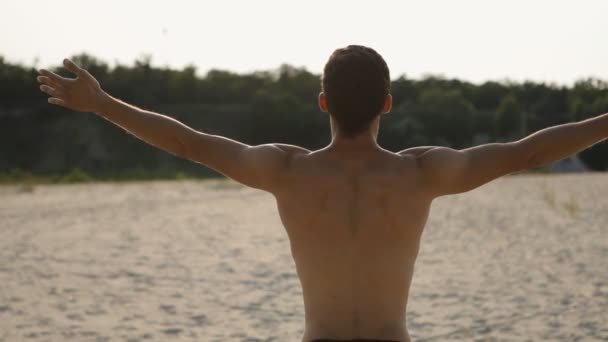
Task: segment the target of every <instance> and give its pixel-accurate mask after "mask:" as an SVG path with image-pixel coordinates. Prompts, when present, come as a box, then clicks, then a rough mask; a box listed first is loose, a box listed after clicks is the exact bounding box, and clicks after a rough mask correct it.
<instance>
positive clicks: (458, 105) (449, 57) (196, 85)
mask: <svg viewBox="0 0 608 342" xmlns="http://www.w3.org/2000/svg"><path fill="white" fill-rule="evenodd" d="M606 13H608V1H604V0H597V1H593V0H580V1H555V0H553V1H550V0H535V1H529V0H526V1H522V0H511V1H487V0H485V1H484V0H459V1H448V0H446V1H437V0H425V1H385V0H376V1H352V0H351V1H335V0H331V1H329V0H325V1H320V0H307V1H298V2H296V1H287V0H283V1H279V0H267V1H262V0H259V1H245V0H243V1H235V0H222V1H202V0H201V1H186V0H173V1H156V0H154V1H150V0H148V1H140V0H128V1H125V0H122V1H118V0H105V1H89V0H54V1H43V0H0V284H1V285H0V342H5V341H6V342H9V341H10V342H13V341H24V340H27V341H96V342H101V341H166V340H171V341H212V342H223V341H246V342H262V341H298V340H301V338H302V334H303V330H304V321H305V315H304V306H303V299H302V290H301V286H300V283H299V278H298V275H297V273H296V271H295V265H294V262H293V259H292V257H291V253H290V244H289V239H288V236H287V234H286V231H285V230H284V229H283V227H282V225H281V220H280V218H279V217H278V215H277V212H276V203H275V200H274V198H273V197H272V196H271V195H270V194H268V193H265V192H261V191H256V190H253V189H247V188H245V187H242V186H240V185H238V184H235V183H234V182H229V181H225V180H224V179H211V180H204V181H199V178H205V177H215V176H218V175H217V174H215V173H214V172H212V171H211V170H208V169H207V168H205V167H203V166H201V165H199V164H195V163H193V162H190V161H187V160H182V159H179V158H177V157H174V156H172V155H171V154H169V153H166V152H163V151H160V150H158V149H156V148H154V147H152V146H149V145H147V144H146V143H144V142H142V141H140V140H138V139H137V138H135V137H134V136H132V135H130V134H128V133H127V132H125V131H124V130H122V129H121V128H118V127H116V126H114V125H113V124H112V123H110V122H108V121H106V120H104V119H102V118H100V117H97V116H96V115H94V114H91V113H77V112H73V111H69V110H66V109H64V108H62V107H57V106H52V105H49V104H48V103H47V101H46V96H45V94H43V93H41V92H40V91H39V90H38V84H37V82H36V75H37V69H40V68H51V69H53V70H55V71H56V72H59V73H61V74H63V75H66V76H67V75H68V73H66V71H65V70H64V69H62V68H61V67H60V65H61V62H62V59H63V58H64V57H72V58H73V59H74V60H75V61H76V62H77V63H79V64H81V65H82V66H84V67H85V68H88V69H89V71H90V72H91V73H92V74H93V75H94V76H95V77H96V78H98V79H99V81H100V82H101V84H102V87H103V88H104V89H105V90H106V91H108V92H109V93H111V94H112V95H114V96H115V97H118V98H120V99H122V100H124V101H127V102H129V103H132V104H134V105H136V106H139V107H142V108H145V109H149V110H152V111H156V112H160V113H163V114H167V115H169V116H172V117H175V118H177V119H179V120H181V121H183V122H184V123H185V124H187V125H190V126H192V127H193V128H195V129H198V130H201V131H203V132H207V133H212V134H221V135H224V136H228V137H230V138H234V139H238V140H241V141H244V142H246V143H249V144H262V143H269V142H282V143H291V144H298V145H302V146H305V147H307V148H310V149H316V148H320V147H322V146H324V145H325V144H327V143H329V141H330V134H329V133H330V131H329V122H328V121H329V119H328V117H327V115H326V114H325V113H322V112H320V111H319V109H318V108H317V95H318V93H319V91H320V75H321V72H322V69H323V66H324V64H325V62H326V61H327V58H328V57H329V55H330V54H331V53H332V52H333V50H334V49H336V48H338V47H343V46H346V45H348V44H362V45H367V46H370V47H372V48H374V49H376V50H377V51H378V52H379V53H380V54H381V55H382V56H383V57H384V58H385V59H386V61H387V63H388V65H389V67H390V70H391V78H392V81H393V82H392V95H393V99H394V107H393V110H392V112H391V113H390V114H388V115H385V116H384V117H383V119H382V120H383V121H382V125H381V128H380V136H379V143H380V145H381V146H383V147H385V148H387V149H390V150H392V151H397V150H400V149H404V148H407V147H411V146H416V145H443V146H451V147H454V148H465V147H470V146H474V145H478V144H482V143H486V142H495V141H496V142H504V141H512V140H516V139H520V138H522V137H524V136H525V135H527V134H530V133H532V132H534V131H537V130H539V129H542V128H545V127H547V126H551V125H555V124H560V123H566V122H571V121H575V120H582V119H585V118H587V117H590V116H595V115H598V114H601V113H605V112H608V63H606V61H608V44H606V36H607V33H608V21H607V20H606V19H605V17H606ZM607 169H608V142H606V141H604V142H602V143H598V144H596V145H595V146H593V147H592V148H589V149H587V150H586V151H584V152H582V153H580V154H578V155H577V156H573V157H571V158H568V159H567V160H564V161H560V162H557V163H553V164H551V165H546V166H543V167H541V168H539V169H538V170H534V171H535V172H534V173H532V174H525V175H521V176H517V177H503V178H501V179H498V180H496V181H494V182H492V183H491V184H488V185H487V186H484V187H482V188H480V189H478V190H475V191H471V192H468V193H466V194H463V195H459V196H445V197H442V198H441V199H438V200H437V201H436V202H434V203H433V214H432V215H431V217H430V218H429V221H428V223H427V225H426V228H425V232H424V235H423V237H422V242H421V249H420V253H419V256H418V259H417V264H416V265H417V266H416V271H415V275H414V280H413V283H412V287H411V291H410V301H409V306H408V314H407V326H408V329H409V330H410V334H411V336H412V339H413V340H415V341H459V340H460V341H473V340H475V341H532V340H534V341H607V338H606V337H607V336H608V310H607V308H608V273H607V272H606V260H608V238H607V236H608V235H607V234H606V232H607V230H606V228H607V225H606V222H608V210H606V193H608V178H607V177H608V173H605V172H597V173H590V172H589V173H586V174H584V175H582V174H579V173H573V174H568V175H564V174H561V173H560V174H551V173H558V172H563V171H576V172H580V171H591V170H593V171H606V170H607ZM536 171H538V173H536ZM151 179H152V180H156V179H163V180H171V181H150V182H148V181H146V182H130V180H151ZM175 179H180V181H172V180H175ZM184 179H185V180H184ZM109 180H119V181H129V182H108V181H109ZM90 181H95V182H90ZM97 181H102V182H97ZM78 182H87V183H84V184H66V185H64V184H52V185H48V183H78ZM370 228H375V227H370Z"/></svg>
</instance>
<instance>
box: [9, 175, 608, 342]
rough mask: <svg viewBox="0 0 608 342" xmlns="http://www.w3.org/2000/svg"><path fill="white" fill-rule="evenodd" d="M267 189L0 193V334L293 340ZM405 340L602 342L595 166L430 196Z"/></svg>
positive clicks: (605, 182)
mask: <svg viewBox="0 0 608 342" xmlns="http://www.w3.org/2000/svg"><path fill="white" fill-rule="evenodd" d="M301 293H302V292H301V288H300V285H299V283H298V279H297V277H296V274H295V270H294V264H293V261H292V259H291V256H290V254H289V245H288V241H287V235H286V233H285V232H284V230H283V228H282V226H281V224H280V221H279V218H278V216H277V213H276V211H275V207H274V200H273V198H272V196H270V195H268V194H266V193H263V192H261V191H256V190H252V189H247V188H243V187H241V186H239V185H237V184H234V183H231V182H227V181H173V182H169V181H167V182H141V183H126V184H125V183H123V184H113V183H100V184H83V185H47V186H40V185H39V186H35V187H34V188H33V189H29V188H27V187H22V186H3V187H0V341H6V342H8V341H167V340H171V341H250V342H253V341H299V340H300V338H301V335H302V331H303V319H304V317H303V306H302V298H301ZM408 326H409V329H410V333H411V335H412V337H413V340H414V341H456V340H462V341H541V340H547V341H608V174H586V175H550V176H549V175H534V176H512V177H505V178H502V179H500V180H497V181H495V182H493V183H491V184H488V185H486V186H483V187H481V188H479V189H477V190H474V191H472V192H470V193H467V194H463V195H457V196H448V197H444V198H440V199H438V200H436V201H435V203H434V207H433V209H432V212H431V218H430V219H429V222H428V224H427V229H426V231H425V233H424V235H423V242H422V247H421V251H420V256H419V259H418V263H417V266H416V271H415V275H414V281H413V284H412V290H411V297H410V304H409V308H408Z"/></svg>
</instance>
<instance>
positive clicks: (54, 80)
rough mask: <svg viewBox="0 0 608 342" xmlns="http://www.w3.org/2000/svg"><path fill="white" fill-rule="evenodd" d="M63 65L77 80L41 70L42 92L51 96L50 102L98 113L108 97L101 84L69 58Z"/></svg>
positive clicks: (39, 80)
mask: <svg viewBox="0 0 608 342" xmlns="http://www.w3.org/2000/svg"><path fill="white" fill-rule="evenodd" d="M63 65H64V66H65V68H66V69H68V70H69V71H71V72H73V73H74V74H75V75H76V78H65V77H62V76H59V75H57V74H56V73H54V72H51V71H49V70H46V69H42V70H40V76H38V77H37V80H38V82H40V83H42V85H41V86H40V90H42V91H43V92H45V93H47V94H49V95H50V96H51V97H50V98H49V99H48V102H49V103H52V104H55V105H60V106H64V107H67V108H70V109H73V110H77V111H81V112H95V111H97V109H98V108H99V106H100V105H101V102H102V101H103V98H104V96H105V95H106V94H105V92H104V91H103V90H102V89H101V86H100V85H99V82H98V81H97V80H96V79H95V78H94V77H93V76H91V74H90V73H89V72H88V71H86V70H85V69H83V68H81V67H79V66H78V65H76V64H75V63H74V62H72V61H71V60H69V59H67V58H66V59H64V60H63Z"/></svg>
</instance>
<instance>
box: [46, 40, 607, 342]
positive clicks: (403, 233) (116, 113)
mask: <svg viewBox="0 0 608 342" xmlns="http://www.w3.org/2000/svg"><path fill="white" fill-rule="evenodd" d="M64 65H65V67H66V68H67V69H68V70H70V71H71V72H73V73H74V74H75V75H76V78H74V79H69V78H63V77H60V76H59V75H57V74H54V73H52V72H50V71H48V70H41V71H40V73H41V75H40V76H39V77H38V81H39V82H41V83H43V84H42V85H41V86H40V89H41V90H42V91H43V92H45V93H47V94H49V95H50V96H51V97H50V98H49V99H48V102H49V103H52V104H56V105H61V106H64V107H67V108H71V109H73V110H78V111H83V112H94V113H96V114H98V115H100V116H102V117H104V118H106V119H107V120H110V121H112V122H113V123H115V124H116V125H118V126H120V127H122V128H124V129H125V130H127V131H129V132H130V133H132V134H134V135H135V136H137V137H138V138H140V139H142V140H144V141H146V142H148V143H150V144H152V145H154V146H157V147H158V148H161V149H163V150H165V151H167V152H169V153H172V154H174V155H177V156H180V157H183V158H187V159H189V160H192V161H194V162H198V163H201V164H203V165H206V166H208V167H211V168H213V169H215V170H217V171H219V172H221V173H222V174H224V175H226V176H227V177H230V178H232V179H234V180H236V181H238V182H240V183H242V184H244V185H247V186H250V187H253V188H257V189H261V190H265V191H267V192H269V193H271V194H273V195H274V197H275V198H276V202H277V207H278V210H279V214H280V217H281V220H282V222H283V225H284V226H285V229H286V231H287V234H288V236H289V241H290V244H291V252H292V255H293V258H294V261H295V264H296V270H297V273H298V276H299V279H300V282H301V285H302V290H303V296H304V309H305V319H306V321H305V330H304V336H303V337H302V341H304V342H309V341H332V340H333V341H338V340H342V341H344V340H345V341H356V340H361V341H363V340H365V339H367V340H368V341H372V340H375V341H379V340H385V341H401V342H405V341H410V337H409V335H408V332H407V328H406V308H407V302H408V292H409V288H410V284H411V281H412V274H413V270H414V263H415V260H416V256H417V253H418V248H419V242H420V237H421V233H422V230H423V228H424V225H425V223H426V220H427V217H428V214H429V208H430V206H431V202H432V201H433V199H435V198H437V197H439V196H442V195H448V194H456V193H462V192H466V191H469V190H472V189H475V188H477V187H479V186H481V185H482V184H485V183H487V182H489V181H491V180H493V179H496V178H498V177H501V176H503V175H506V174H509V173H512V172H514V171H518V170H523V169H527V168H530V167H534V166H537V165H542V164H546V163H549V162H551V161H555V160H559V159H562V158H565V157H567V156H569V155H571V154H574V153H576V152H578V151H581V150H583V149H585V148H587V147H589V146H591V145H593V144H595V143H597V142H599V141H601V140H603V139H606V138H608V114H604V115H601V116H597V117H595V118H592V119H588V120H585V121H581V122H578V123H570V124H565V125H560V126H555V127H551V128H547V129H544V130H541V131H539V132H537V133H535V134H532V135H530V136H528V137H526V138H524V139H522V140H519V141H515V142H510V143H500V144H499V143H496V144H487V145H481V146H477V147H473V148H469V149H464V150H453V149H450V148H445V147H417V148H411V149H407V150H404V151H401V152H399V153H393V152H390V151H387V150H385V149H383V148H381V147H380V146H378V144H377V143H376V137H377V135H378V128H379V121H380V116H381V114H383V113H387V112H388V111H389V110H390V108H391V102H392V98H391V95H390V94H389V90H390V78H389V70H388V67H387V65H386V63H385V61H384V60H383V59H382V57H381V56H380V55H379V54H378V53H376V51H374V50H372V49H370V48H367V47H363V46H348V47H346V48H341V49H337V50H336V51H335V52H334V53H333V54H332V55H331V57H330V58H329V61H328V62H327V64H326V66H325V70H324V73H323V81H322V92H321V93H320V94H319V98H318V102H319V107H320V108H321V110H322V111H323V112H328V113H329V120H330V123H331V132H332V140H331V143H330V144H329V145H328V146H327V147H325V148H323V149H320V150H318V151H309V150H307V149H304V148H301V147H297V146H292V145H284V144H265V145H259V146H248V145H245V144H242V143H240V142H237V141H234V140H231V139H227V138H224V137H221V136H216V135H209V134H205V133H202V132H198V131H196V130H193V129H192V128H190V127H188V126H186V125H184V124H182V123H180V122H178V121H176V120H174V119H172V118H170V117H167V116H164V115H160V114H156V113H152V112H149V111H145V110H142V109H139V108H137V107H134V106H131V105H129V104H126V103H124V102H121V101H120V100H117V99H115V98H113V97H111V96H110V95H109V94H107V93H106V92H104V91H103V90H102V89H101V87H100V85H99V83H98V82H97V81H96V80H95V78H93V76H91V75H90V74H89V73H88V72H87V71H86V70H84V69H82V68H80V67H78V66H77V65H75V64H74V63H73V62H71V61H70V60H67V59H66V60H64Z"/></svg>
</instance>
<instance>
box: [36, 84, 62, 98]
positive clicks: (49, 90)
mask: <svg viewBox="0 0 608 342" xmlns="http://www.w3.org/2000/svg"><path fill="white" fill-rule="evenodd" d="M40 90H42V91H43V92H45V93H47V94H49V95H51V96H55V97H58V96H61V95H63V93H62V92H61V91H59V90H58V89H55V88H51V87H49V86H47V85H45V84H43V85H41V86H40Z"/></svg>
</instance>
